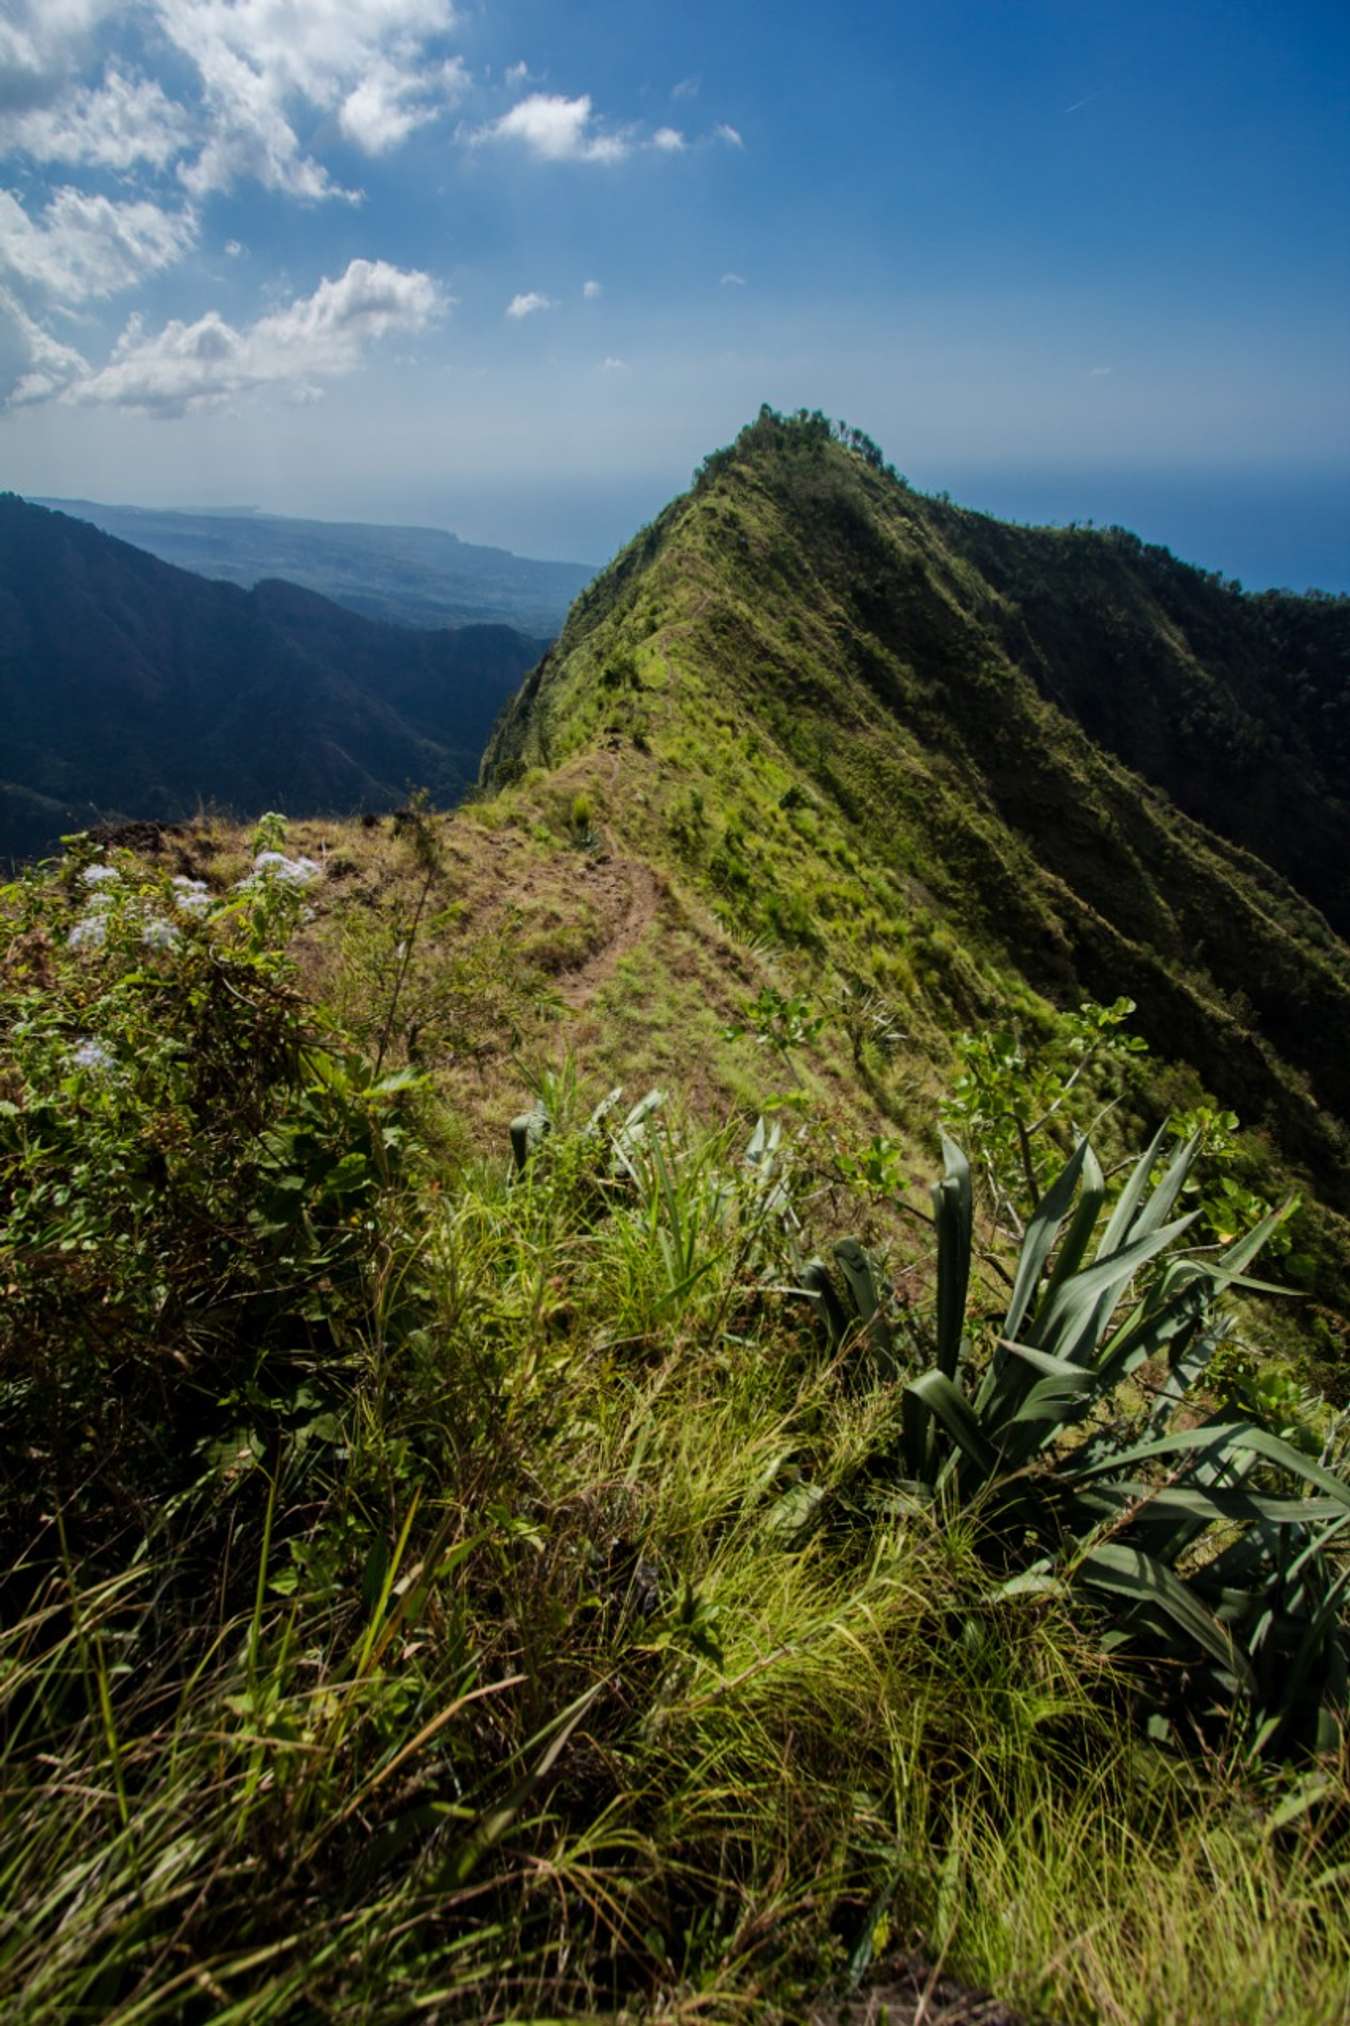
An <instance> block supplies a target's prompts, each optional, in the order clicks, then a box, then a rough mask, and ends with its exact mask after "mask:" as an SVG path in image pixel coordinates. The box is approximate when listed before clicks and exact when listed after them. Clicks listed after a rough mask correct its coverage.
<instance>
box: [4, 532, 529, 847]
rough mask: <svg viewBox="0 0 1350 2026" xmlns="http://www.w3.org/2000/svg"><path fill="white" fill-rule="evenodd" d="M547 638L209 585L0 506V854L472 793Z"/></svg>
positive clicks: (266, 590) (286, 591)
mask: <svg viewBox="0 0 1350 2026" xmlns="http://www.w3.org/2000/svg"><path fill="white" fill-rule="evenodd" d="M541 644H542V643H541V642H539V641H538V640H536V639H532V638H529V637H527V636H526V635H523V634H520V633H517V632H514V631H513V630H512V629H511V628H509V627H505V626H472V627H464V628H461V629H459V630H458V631H451V630H448V629H441V630H439V631H415V630H413V629H409V628H404V627H394V626H386V625H382V624H379V623H378V622H376V621H373V620H367V619H362V618H360V617H358V616H357V615H356V614H354V613H351V612H347V611H345V610H343V609H342V608H340V607H338V606H336V605H332V604H330V603H329V602H328V601H327V600H326V599H324V598H320V597H318V596H316V595H315V594H314V593H312V592H309V591H304V590H301V589H299V588H298V587H296V586H295V585H291V584H284V583H263V584H260V585H258V586H257V588H256V589H254V590H252V591H244V590H241V589H240V588H238V587H237V586H235V585H232V584H222V583H212V582H208V581H206V580H205V579H203V578H200V577H196V576H193V575H190V574H189V573H188V572H187V571H185V570H179V569H175V568H173V567H171V566H170V565H168V564H165V563H161V562H159V561H158V560H157V559H156V558H154V557H153V556H149V555H146V554H145V553H144V552H143V551H141V550H139V549H135V548H132V547H130V546H129V545H128V544H127V543H125V542H120V541H117V540H115V539H113V538H112V537H110V536H107V535H104V534H101V533H100V532H99V531H98V530H97V529H95V528H93V527H90V526H89V525H87V524H86V523H84V522H80V521H75V520H71V519H70V518H68V517H67V516H66V515H64V514H58V513H51V512H48V511H47V510H46V509H44V508H41V507H35V506H31V505H28V504H26V503H25V502H24V501H22V500H19V499H16V498H14V497H13V496H6V497H4V498H0V852H3V853H10V854H26V853H30V852H33V851H39V850H42V849H44V848H46V847H47V846H48V845H50V844H51V842H52V841H53V840H54V839H55V838H56V837H57V836H59V835H60V834H61V832H62V831H65V830H69V829H70V828H72V827H75V826H80V825H85V824H88V823H89V822H90V821H91V820H92V819H94V818H96V817H99V816H105V817H106V816H113V815H118V816H137V817H140V816H149V817H161V818H165V817H175V816H181V815H183V814H185V813H189V812H190V811H191V810H192V809H193V807H194V806H195V805H196V804H197V802H198V801H199V800H203V799H204V800H215V801H218V802H220V803H222V804H226V805H229V806H233V807H236V808H241V809H245V810H256V809H259V808H262V807H265V806H271V805H274V804H278V803H280V804H284V806H286V807H287V808H288V809H292V810H297V811H299V810H310V811H315V812H317V811H323V810H348V811H352V810H359V809H365V808H381V807H388V806H390V804H391V803H393V802H395V801H396V800H398V799H399V797H401V796H402V795H403V794H404V792H405V791H406V789H407V787H408V784H409V783H410V782H413V783H420V784H425V785H426V786H427V787H428V788H430V789H431V791H432V792H433V794H434V795H435V796H436V797H437V798H439V799H443V800H449V799H453V798H454V797H455V796H456V795H458V794H459V793H461V792H462V790H463V789H464V787H465V786H466V785H467V784H468V782H469V781H471V780H472V778H473V775H474V772H475V769H476V767H477V764H478V759H479V756H480V754H481V752H482V749H483V745H484V742H485V741H486V739H487V736H488V732H489V730H490V729H491V726H492V723H493V720H494V719H495V718H496V716H497V714H498V712H499V711H500V710H501V707H502V705H503V703H504V701H505V699H506V698H507V697H508V696H509V695H510V693H511V692H512V690H513V689H514V688H515V686H516V685H517V683H518V682H519V681H520V678H521V676H522V675H523V674H524V672H525V670H526V669H527V668H528V667H529V666H530V665H531V663H532V662H533V661H534V660H535V659H536V658H537V656H538V654H539V652H540V648H541Z"/></svg>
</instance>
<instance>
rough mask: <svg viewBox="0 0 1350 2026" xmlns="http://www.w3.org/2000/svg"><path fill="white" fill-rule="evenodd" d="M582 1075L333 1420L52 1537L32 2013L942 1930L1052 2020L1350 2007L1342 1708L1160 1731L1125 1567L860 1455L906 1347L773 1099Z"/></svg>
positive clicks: (136, 2014) (583, 1967)
mask: <svg viewBox="0 0 1350 2026" xmlns="http://www.w3.org/2000/svg"><path fill="white" fill-rule="evenodd" d="M552 1095H553V1098H554V1102H555V1106H556V1108H557V1109H558V1110H559V1112H560V1114H561V1115H560V1116H559V1117H558V1118H557V1121H556V1124H555V1130H554V1132H553V1134H552V1135H551V1136H550V1138H549V1139H548V1140H547V1141H546V1142H545V1143H544V1145H543V1147H542V1148H541V1149H540V1150H539V1152H538V1153H537V1154H536V1156H535V1158H534V1159H532V1160H531V1161H530V1163H529V1164H528V1166H527V1168H526V1170H525V1172H524V1174H523V1175H521V1176H520V1177H518V1178H516V1179H513V1178H512V1177H511V1175H510V1173H509V1166H510V1164H509V1163H508V1162H507V1161H506V1160H505V1159H503V1161H502V1162H501V1163H498V1164H491V1165H489V1166H487V1167H484V1168H480V1169H473V1170H469V1171H467V1172H465V1173H464V1174H462V1175H460V1176H459V1177H457V1178H455V1179H454V1181H453V1185H447V1186H445V1187H444V1188H443V1189H441V1190H440V1192H439V1193H437V1194H434V1195H431V1196H427V1197H424V1198H423V1199H422V1202H421V1204H420V1206H419V1209H418V1213H417V1216H416V1217H415V1218H412V1217H409V1219H408V1221H407V1222H406V1225H405V1228H404V1229H403V1231H402V1233H401V1235H400V1236H399V1237H398V1238H397V1239H396V1240H391V1241H390V1243H389V1244H388V1245H387V1246H385V1247H384V1248H383V1249H382V1250H381V1251H380V1253H379V1254H378V1256H372V1259H371V1261H370V1263H369V1266H368V1269H367V1274H366V1283H365V1293H364V1323H363V1326H362V1329H361V1331H360V1333H359V1340H360V1348H359V1351H358V1352H357V1353H356V1354H355V1357H354V1366H353V1369H352V1372H351V1374H350V1385H349V1387H348V1389H347V1390H346V1391H345V1392H343V1393H342V1394H341V1395H340V1396H339V1397H336V1398H335V1399H334V1400H333V1401H332V1402H331V1403H330V1404H329V1405H328V1406H327V1407H326V1409H325V1411H324V1412H323V1413H322V1414H315V1413H313V1412H312V1411H309V1410H305V1411H304V1412H299V1411H295V1410H293V1409H288V1411H287V1412H286V1413H284V1414H280V1415H273V1417H272V1419H271V1420H270V1421H268V1422H267V1423H266V1425H264V1423H263V1422H262V1421H261V1420H260V1421H259V1423H258V1425H257V1427H256V1428H255V1429H253V1430H251V1431H249V1432H248V1433H247V1436H246V1439H244V1440H241V1441H240V1442H239V1443H238V1444H237V1445H236V1446H235V1448H234V1449H233V1451H227V1452H226V1453H221V1452H219V1451H212V1452H211V1454H210V1456H209V1458H205V1456H204V1461H203V1467H202V1468H201V1470H200V1472H199V1474H198V1476H197V1478H196V1480H195V1481H194V1482H193V1483H192V1484H191V1485H190V1486H189V1488H188V1489H186V1490H184V1491H180V1492H178V1493H177V1494H176V1502H175V1503H174V1505H173V1507H172V1510H165V1511H164V1512H163V1513H162V1515H161V1520H160V1524H159V1525H158V1526H157V1527H156V1528H154V1529H152V1532H151V1535H150V1537H149V1539H147V1540H145V1541H139V1542H132V1541H130V1540H129V1541H128V1542H127V1544H126V1545H125V1549H124V1551H122V1552H119V1553H118V1554H117V1555H116V1556H114V1557H112V1563H113V1564H115V1565H110V1559H109V1557H108V1556H107V1555H104V1556H102V1557H100V1558H99V1559H98V1561H97V1562H95V1561H94V1560H93V1559H92V1558H91V1559H89V1560H88V1561H87V1562H86V1563H84V1564H81V1563H80V1562H79V1561H78V1560H74V1559H72V1558H71V1557H70V1556H67V1555H64V1554H63V1552H62V1543H61V1529H60V1508H59V1505H58V1504H57V1503H56V1501H55V1500H54V1499H53V1500H52V1501H51V1502H50V1504H49V1507H48V1509H47V1510H46V1511H45V1512H44V1514H43V1515H42V1517H41V1519H40V1521H39V1524H38V1528H37V1531H36V1533H35V1534H34V1536H33V1537H32V1538H31V1539H29V1540H27V1541H26V1542H25V1543H24V1545H23V1550H22V1552H21V1553H19V1554H17V1555H16V1557H15V1564H14V1567H13V1570H12V1573H11V1580H10V1583H9V1585H8V1588H7V1594H9V1595H11V1596H12V1597H14V1598H15V1599H16V1600H20V1601H19V1602H18V1604H17V1605H16V1608H15V1609H14V1610H13V1611H12V1612H11V1613H10V1614H9V1617H8V1620H7V1622H6V1625H5V1627H4V1630H3V1632H0V1743H2V1747H3V1757H2V1760H0V1763H2V1764H3V1816H2V1818H0V1903H3V1905H4V1907H5V1910H6V1911H5V1915H4V1917H3V1920H0V2003H2V2004H3V2007H4V2012H5V2016H6V2017H7V2018H10V2019H14V2020H16V2021H22V2022H25V2026H27V2022H38V2021H52V2022H55V2021H62V2022H65V2021H77V2020H91V2021H92V2020H99V2021H110V2022H115V2026H131V2022H133V2021H134V2022H150V2021H156V2022H167V2021H171V2020H173V2021H177V2020H196V2019H203V2020H206V2019H210V2020H229V2021H233V2020H240V2021H242V2020H247V2021H249V2022H250V2026H251V2022H254V2021H267V2022H272V2021H283V2020H284V2021H302V2020H310V2019H333V2020H337V2019H341V2020H344V2021H345V2020H370V2021H384V2020H389V2021H393V2020H402V2019H406V2018H410V2017H420V2016H429V2017H432V2018H444V2019H455V2018H463V2019H474V2020H489V2019H492V2020H525V2019H545V2018H563V2017H572V2018H577V2017H588V2018H605V2017H617V2016H618V2015H619V2014H620V2013H622V2015H623V2016H624V2017H625V2018H629V2019H637V2018H650V2019H653V2020H668V2021H674V2020H693V2019H700V2020H708V2019H726V2020H733V2019H747V2020H748V2019H755V2020H770V2021H772V2020H774V2019H781V2020H785V2021H786V2020H789V2019H798V2018H800V2017H801V2016H802V2014H803V2010H804V2007H805V2005H806V2002H807V1999H808V1996H810V1995H812V1994H816V1993H819V1992H821V1991H822V1990H827V1989H830V1988H834V1987H836V1986H837V1987H838V1988H839V1989H841V1990H842V1989H844V1988H846V1987H847V1985H848V1983H849V1981H850V1979H851V1978H856V1977H860V1976H863V1975H864V1974H865V1973H866V1969H867V1965H868V1963H869V1961H870V1960H873V1959H881V1958H883V1957H884V1956H885V1954H886V1952H887V1950H888V1949H890V1948H893V1947H899V1946H905V1947H909V1946H918V1947H921V1948H923V1949H924V1950H926V1951H927V1952H928V1953H929V1954H930V1956H932V1957H933V1958H934V1959H935V1960H939V1959H940V1960H941V1961H942V1962H943V1963H944V1965H945V1966H946V1968H947V1969H949V1970H950V1971H952V1972H954V1973H956V1974H957V1975H959V1976H961V1977H964V1978H966V1979H968V1980H970V1981H972V1982H976V1983H985V1984H988V1985H990V1986H993V1987H995V1988H997V1989H998V1990H999V1991H1000V1993H1001V1994H1002V1995H1004V1996H1005V1997H1007V1998H1008V1999H1010V2000H1012V2001H1014V2002H1015V2003H1017V2004H1018V2005H1019V2006H1020V2007H1021V2008H1023V2010H1024V2011H1025V2013H1026V2015H1027V2017H1028V2019H1029V2020H1033V2021H1035V2020H1045V2021H1047V2022H1048V2021H1058V2022H1061V2026H1076V2022H1087V2021H1111V2022H1116V2021H1119V2022H1125V2021H1129V2022H1132V2026H1133V2022H1142V2021H1148V2022H1155V2026H1171V2022H1175V2026H1182V2022H1186V2026H1205V2022H1212V2026H1235V2022H1242V2026H1258V2022H1259V2026H1274V2022H1276V2021H1279V2022H1281V2026H1286V2022H1293V2026H1327V2022H1330V2021H1335V2020H1338V2019H1345V2018H1350V2003H1348V2002H1347V1997H1346V1993H1347V1991H1348V1990H1350V1939H1348V1938H1350V1919H1347V1915H1350V1904H1348V1903H1347V1902H1348V1901H1350V1847H1348V1846H1347V1841H1346V1834H1345V1824H1346V1819H1347V1818H1346V1804H1347V1800H1350V1779H1348V1778H1347V1773H1348V1772H1350V1768H1348V1767H1347V1762H1346V1757H1345V1753H1344V1750H1343V1749H1342V1750H1341V1752H1340V1753H1339V1755H1338V1754H1336V1753H1330V1754H1325V1755H1324V1756H1323V1757H1322V1759H1321V1760H1319V1761H1317V1762H1315V1763H1313V1764H1312V1765H1311V1766H1308V1767H1304V1768H1303V1769H1301V1770H1299V1771H1298V1772H1295V1773H1281V1772H1278V1771H1269V1770H1266V1771H1258V1770H1253V1768H1252V1767H1251V1765H1250V1764H1249V1762H1248V1761H1247V1760H1246V1759H1245V1758H1244V1756H1243V1754H1242V1753H1241V1751H1240V1750H1239V1749H1238V1746H1237V1742H1236V1739H1235V1741H1234V1743H1233V1745H1232V1746H1231V1747H1226V1746H1224V1745H1223V1744H1219V1745H1217V1746H1214V1747H1212V1748H1211V1750H1210V1753H1209V1755H1208V1756H1207V1757H1206V1758H1205V1759H1204V1760H1202V1761H1197V1760H1194V1759H1182V1758H1177V1757H1171V1756H1168V1755H1166V1754H1164V1753H1162V1752H1160V1751H1158V1750H1156V1749H1154V1748H1153V1747H1151V1746H1149V1745H1147V1744H1146V1743H1144V1742H1142V1741H1141V1740H1140V1738H1139V1737H1138V1735H1137V1733H1136V1731H1135V1729H1134V1727H1133V1724H1132V1720H1131V1712H1130V1707H1129V1682H1128V1676H1127V1675H1126V1674H1125V1672H1124V1671H1123V1670H1122V1669H1121V1668H1120V1667H1119V1666H1117V1665H1115V1664H1113V1663H1111V1662H1108V1661H1107V1660H1106V1659H1104V1658H1103V1657H1102V1653H1101V1650H1100V1648H1099V1646H1098V1644H1097V1642H1096V1639H1095V1636H1094V1627H1093V1625H1092V1624H1091V1622H1090V1621H1089V1620H1087V1619H1085V1618H1084V1617H1083V1616H1082V1615H1081V1606H1074V1607H1073V1608H1072V1609H1071V1607H1070V1605H1069V1603H1068V1602H1066V1601H1065V1600H1064V1599H1062V1598H1060V1597H1058V1596H1056V1595H1054V1594H1024V1595H1020V1596H1007V1595H1005V1594H1001V1593H1000V1586H999V1583H998V1581H997V1580H996V1579H995V1578H994V1577H992V1576H991V1575H990V1574H989V1572H988V1571H987V1569H986V1566H985V1563H984V1561H983V1560H982V1558H981V1554H980V1551H979V1550H980V1538H979V1516H978V1512H970V1511H965V1512H951V1513H945V1512H944V1511H942V1509H941V1508H940V1507H929V1506H924V1505H921V1504H919V1503H917V1502H904V1501H896V1500H895V1499H894V1498H892V1497H891V1496H890V1495H889V1487H888V1486H887V1485H883V1484H879V1483H878V1482H877V1481H876V1480H875V1478H874V1477H873V1476H872V1475H869V1467H868V1466H869V1459H870V1458H872V1457H874V1456H875V1455H877V1454H878V1453H891V1452H893V1450H894V1448H895V1445H896V1443H897V1442H898V1440H899V1435H900V1406H899V1402H898V1398H897V1394H898V1388H897V1386H896V1385H895V1383H894V1380H893V1378H892V1377H891V1376H890V1375H888V1374H887V1373H886V1372H884V1371H879V1370H875V1369H872V1368H871V1367H869V1366H868V1365H867V1364H866V1361H861V1360H860V1359H859V1358H858V1356H857V1347H856V1344H846V1345H845V1346H844V1347H843V1348H842V1349H841V1350H840V1351H838V1352H837V1353H836V1352H832V1351H831V1350H830V1349H829V1348H828V1347H827V1346H826V1345H824V1344H823V1343H822V1341H821V1339H820V1338H819V1336H818V1335H817V1334H816V1333H815V1331H814V1330H813V1328H812V1327H811V1322H810V1310H809V1306H808V1305H807V1304H805V1303H804V1302H801V1301H799V1300H797V1299H794V1298H793V1297H792V1296H791V1295H790V1294H789V1293H786V1292H784V1291H783V1290H785V1289H786V1288H789V1287H790V1286H791V1284H792V1281H793V1278H794V1273H795V1269H796V1255H795V1252H794V1245H793V1241H792V1240H791V1239H790V1238H789V1237H788V1236H785V1235H784V1234H783V1227H782V1222H781V1220H780V1219H779V1218H778V1217H776V1216H774V1217H766V1215H765V1193H764V1176H763V1172H762V1171H757V1170H754V1169H751V1168H747V1166H746V1165H745V1164H744V1163H743V1162H742V1160H741V1158H740V1155H741V1145H742V1141H743V1139H744V1137H745V1135H744V1129H743V1128H742V1127H740V1126H735V1127H728V1129H727V1130H726V1131H725V1132H723V1133H720V1134H711V1135H709V1134H706V1133H700V1132H698V1131H695V1130H693V1129H690V1128H681V1127H678V1126H671V1125H667V1124H662V1123H661V1122H660V1119H659V1117H654V1118H653V1119H651V1120H649V1121H648V1124H647V1128H646V1130H645V1132H644V1133H643V1134H642V1135H641V1136H640V1137H639V1138H638V1139H637V1140H636V1141H629V1142H627V1143H626V1144H621V1145H620V1147H619V1149H618V1152H617V1154H616V1149H615V1142H614V1137H613V1135H612V1133H608V1132H605V1131H599V1132H587V1131H586V1129H585V1114H584V1107H581V1106H580V1105H579V1101H578V1100H576V1099H575V1097H574V1098H573V1100H572V1103H573V1110H574V1116H573V1117H572V1118H570V1119H569V1117H568V1115H567V1109H566V1093H563V1094H562V1097H563V1102H562V1103H559V1102H558V1099H559V1094H558V1093H557V1092H554V1093H552ZM804 1512H814V1513H817V1514H819V1515H820V1516H821V1517H820V1523H818V1524H817V1525H815V1527H814V1528H813V1529H810V1530H804V1529H803V1528H802V1526H801V1525H800V1519H801V1516H802V1514H803V1513H804Z"/></svg>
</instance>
